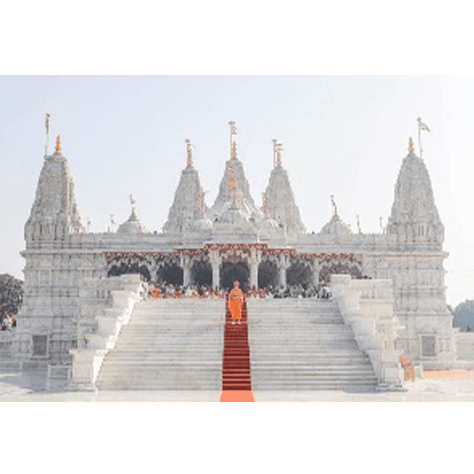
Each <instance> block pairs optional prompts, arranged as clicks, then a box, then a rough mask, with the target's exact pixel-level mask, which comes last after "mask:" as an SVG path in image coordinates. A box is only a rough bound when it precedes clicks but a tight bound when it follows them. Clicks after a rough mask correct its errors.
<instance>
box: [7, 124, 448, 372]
mask: <svg viewBox="0 0 474 474" xmlns="http://www.w3.org/2000/svg"><path fill="white" fill-rule="evenodd" d="M232 127H233V126H232ZM25 241H26V248H25V250H24V251H23V252H22V256H23V257H24V258H25V262H26V263H25V268H24V273H25V284H24V289H25V295H24V303H23V307H22V309H21V312H20V314H19V315H18V321H20V324H19V327H18V328H17V329H18V330H17V332H16V335H15V337H16V343H15V344H16V353H17V354H18V357H20V358H22V359H40V360H41V359H45V360H49V361H53V362H55V363H68V361H70V355H69V350H70V349H74V348H76V347H78V346H80V345H81V331H80V329H79V327H78V324H77V320H78V314H79V312H80V282H81V280H82V279H84V278H91V277H95V278H97V277H101V278H103V279H107V278H110V279H113V278H114V277H117V276H119V275H122V274H126V273H140V274H142V275H143V276H144V277H145V278H147V279H149V280H152V281H158V282H167V283H172V284H176V285H184V286H187V285H190V284H199V285H209V286H212V287H215V286H221V287H222V286H226V287H227V286H229V285H230V284H231V282H232V281H233V280H235V279H238V280H240V281H241V282H242V283H243V284H247V283H248V284H250V285H251V286H258V287H269V286H273V287H275V286H279V285H280V286H283V287H286V286H287V285H297V284H302V285H308V284H313V285H317V284H319V283H321V282H323V283H325V284H328V285H330V282H331V275H334V274H347V275H350V276H351V277H352V278H354V279H359V278H372V279H389V280H391V281H392V284H393V293H394V308H393V310H394V314H395V315H396V317H397V318H398V320H399V322H400V323H401V326H402V327H403V329H402V330H401V331H400V332H399V335H398V337H397V339H396V348H397V349H399V350H402V351H403V352H404V354H405V355H406V356H407V357H411V358H413V359H414V360H421V361H423V360H429V361H432V362H433V361H440V362H441V361H449V360H453V359H454V358H455V344H454V336H453V330H452V317H451V315H450V314H449V312H448V310H447V305H446V298H445V283H444V275H445V270H444V266H443V265H444V260H445V258H446V257H447V255H448V254H447V253H446V252H445V251H444V250H443V241H444V228H443V224H442V222H441V220H440V218H439V215H438V211H437V208H436V205H435V200H434V196H433V191H432V187H431V181H430V177H429V173H428V170H427V168H426V166H425V163H424V161H423V160H422V159H421V158H420V157H418V156H416V155H415V153H414V150H413V145H412V143H411V142H410V146H409V152H408V154H407V156H406V157H405V158H404V159H403V162H402V164H401V169H400V172H399V175H398V178H397V181H396V185H395V193H394V201H393V206H392V211H391V215H390V217H389V220H388V225H387V227H386V229H385V230H384V231H383V232H381V233H377V234H366V233H362V232H357V233H354V232H352V231H351V229H350V228H349V226H347V225H346V224H345V223H344V222H343V221H342V220H341V218H340V217H339V215H338V212H337V208H336V207H335V206H334V210H333V215H332V217H331V219H330V221H329V222H328V223H327V224H326V225H325V226H324V227H323V228H322V229H321V231H320V232H319V233H307V232H306V228H305V225H304V224H303V222H302V219H301V216H300V212H299V209H298V206H297V203H296V202H295V198H294V194H293V191H292V187H291V184H290V179H289V176H288V173H287V171H286V170H285V168H284V166H283V160H282V156H281V145H279V144H278V143H275V147H274V167H273V169H272V171H271V173H270V176H269V180H268V185H267V187H266V189H265V192H264V195H263V202H262V205H261V206H259V205H257V204H256V203H255V201H254V200H253V198H252V195H251V192H250V187H249V183H248V181H247V178H246V176H245V171H244V165H243V163H242V161H241V160H240V159H239V156H238V151H237V144H236V140H235V133H234V132H233V129H232V128H231V151H230V156H229V159H228V160H227V162H226V163H225V167H224V174H223V177H222V180H221V183H220V185H219V192H218V195H217V197H216V199H215V202H214V203H213V204H212V206H210V207H209V206H208V205H207V203H206V200H205V195H204V192H203V189H202V186H201V183H200V179H199V173H198V170H197V168H196V166H195V164H194V160H193V154H192V147H191V144H190V143H189V142H187V163H186V167H185V168H184V169H183V171H182V173H181V177H180V181H179V183H178V186H177V188H176V192H175V195H174V201H173V204H172V206H171V208H170V210H169V213H168V218H167V220H166V222H165V223H164V225H163V227H162V231H161V232H160V233H151V232H148V231H147V229H146V228H145V226H144V225H143V223H142V222H141V221H140V218H139V216H138V215H137V212H136V209H135V208H134V206H133V203H132V209H131V214H130V217H129V219H128V220H127V221H125V222H124V223H122V224H121V225H120V226H119V227H118V229H117V231H108V232H102V233H91V232H88V231H87V230H86V226H85V225H84V223H83V221H82V219H81V216H80V213H79V210H78V206H77V203H76V198H75V194H74V184H73V179H72V177H71V174H70V171H69V166H68V160H67V158H66V157H65V156H64V155H63V154H62V151H61V145H60V142H59V138H58V140H57V144H56V150H55V153H54V154H52V155H48V156H45V157H44V164H43V168H42V170H41V174H40V176H39V181H38V185H37V190H36V196H35V200H34V203H33V206H32V209H31V214H30V217H29V219H28V221H27V222H26V225H25Z"/></svg>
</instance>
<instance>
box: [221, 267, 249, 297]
mask: <svg viewBox="0 0 474 474" xmlns="http://www.w3.org/2000/svg"><path fill="white" fill-rule="evenodd" d="M249 275H250V271H249V266H248V264H247V263H246V262H224V263H223V264H222V266H221V270H220V279H221V288H228V289H231V288H233V286H234V281H235V280H238V281H240V288H241V289H242V290H243V291H245V289H246V287H247V282H248V281H249Z"/></svg>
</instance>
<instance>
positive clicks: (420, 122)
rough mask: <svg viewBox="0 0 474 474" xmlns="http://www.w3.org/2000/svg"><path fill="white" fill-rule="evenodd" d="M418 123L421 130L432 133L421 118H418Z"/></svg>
mask: <svg viewBox="0 0 474 474" xmlns="http://www.w3.org/2000/svg"><path fill="white" fill-rule="evenodd" d="M417 122H418V126H419V127H420V130H426V131H427V132H429V131H430V129H429V128H428V125H426V123H423V122H422V121H421V118H420V117H418V119H417Z"/></svg>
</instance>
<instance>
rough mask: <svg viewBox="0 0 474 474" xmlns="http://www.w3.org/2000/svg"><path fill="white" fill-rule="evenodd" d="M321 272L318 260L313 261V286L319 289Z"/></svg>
mask: <svg viewBox="0 0 474 474" xmlns="http://www.w3.org/2000/svg"><path fill="white" fill-rule="evenodd" d="M319 270H320V265H319V262H318V261H317V260H313V285H314V287H315V288H317V287H318V285H319Z"/></svg>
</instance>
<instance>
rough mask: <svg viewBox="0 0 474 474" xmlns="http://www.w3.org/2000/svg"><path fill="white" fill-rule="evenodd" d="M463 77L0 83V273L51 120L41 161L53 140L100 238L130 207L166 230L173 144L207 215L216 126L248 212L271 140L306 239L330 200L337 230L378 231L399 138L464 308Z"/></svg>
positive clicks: (174, 166) (471, 100) (467, 80)
mask: <svg viewBox="0 0 474 474" xmlns="http://www.w3.org/2000/svg"><path fill="white" fill-rule="evenodd" d="M473 85H474V78H473V77H446V76H444V77H443V76H441V77H440V76H438V77H437V76H16V77H15V76H1V77H0V99H1V103H2V114H1V116H0V179H1V186H0V198H1V202H2V205H1V207H0V222H1V223H2V224H1V233H0V239H1V248H0V273H12V274H14V275H15V276H17V277H19V278H23V274H22V268H23V266H24V260H23V258H22V257H21V256H20V255H19V252H20V251H21V250H22V249H23V248H24V240H23V227H24V224H25V221H26V219H27V218H28V215H29V212H30V209H31V205H32V203H33V199H34V193H35V189H36V184H37V181H38V177H39V172H40V170H41V166H42V161H43V154H44V146H45V127H44V116H45V113H46V111H47V109H48V106H49V110H50V113H51V115H52V122H51V125H52V134H51V139H50V146H49V152H50V153H52V152H53V150H54V138H53V137H55V136H56V134H57V133H60V134H61V141H62V147H63V153H64V155H65V156H66V157H67V158H68V160H69V164H70V169H71V172H72V175H73V179H74V182H75V189H76V198H77V201H78V206H79V211H80V213H81V216H82V218H83V220H84V222H86V221H87V218H90V220H91V227H90V230H91V231H92V232H102V231H106V230H107V227H108V225H109V222H110V214H114V215H115V221H116V222H117V223H121V222H123V221H124V220H126V219H127V218H128V215H129V210H130V206H129V200H128V196H129V194H133V195H134V196H135V197H136V199H137V201H138V210H139V215H140V217H141V218H142V220H143V222H144V224H145V225H146V226H147V228H148V230H151V231H153V230H158V231H160V230H161V227H162V225H163V224H164V222H165V221H166V218H167V214H168V210H169V207H170V206H171V203H172V200H173V194H174V191H175V189H176V186H177V184H178V180H179V176H180V173H181V170H182V169H183V168H184V166H185V163H186V157H185V145H184V140H185V139H186V138H189V139H191V141H192V142H193V144H194V145H195V149H194V161H195V166H196V168H197V169H198V171H199V175H200V178H201V182H202V184H203V187H204V189H205V190H206V191H207V192H208V194H207V196H206V203H207V204H208V205H212V203H213V201H214V198H215V196H216V194H217V190H218V185H219V183H220V180H221V178H222V174H223V172H224V165H225V161H226V159H227V158H228V156H229V133H228V125H227V123H228V121H229V120H235V121H236V124H237V127H238V135H237V144H238V152H239V157H240V159H241V160H242V161H243V163H244V167H245V171H246V175H247V178H248V180H249V182H250V191H251V193H252V195H253V197H254V199H255V201H256V203H258V204H259V205H260V204H261V193H262V192H263V191H264V189H265V187H266V185H267V182H268V177H269V173H270V171H271V168H272V159H273V158H272V139H273V138H277V139H278V140H279V141H280V142H281V143H282V144H283V147H284V152H283V159H284V161H283V163H284V166H285V167H286V169H287V170H288V171H289V174H290V180H291V184H292V186H293V191H294V193H295V197H296V201H297V204H298V205H299V208H300V211H301V216H302V219H303V222H304V223H305V224H306V226H307V228H308V230H309V231H313V230H314V231H315V232H318V231H319V230H320V229H321V228H322V227H323V225H324V224H325V223H326V222H327V221H328V220H329V218H330V214H331V206H330V196H331V195H334V196H335V200H336V203H337V206H338V210H339V214H340V216H341V217H342V219H343V220H344V221H345V222H347V223H348V224H351V226H352V228H353V229H356V228H357V227H356V215H360V223H361V227H362V231H364V232H378V231H379V218H380V217H383V223H384V225H385V224H386V222H387V218H388V216H389V215H390V209H391V205H392V202H393V195H394V186H395V182H396V179H397V175H398V172H399V169H400V166H401V163H402V160H403V158H404V157H405V156H406V154H407V145H408V137H409V136H413V138H414V139H415V143H416V152H417V154H418V153H419V152H418V134H417V125H416V119H417V117H422V119H423V121H424V122H425V123H426V124H427V125H428V126H429V127H430V129H431V132H430V133H427V132H425V133H424V134H423V137H422V139H423V158H424V160H425V163H426V166H427V168H428V171H429V173H430V176H431V181H432V185H433V191H434V196H435V202H436V204H437V207H438V211H439V214H440V217H441V220H442V221H443V223H444V225H445V229H446V240H445V244H444V248H445V250H446V251H447V252H449V254H450V256H449V258H448V259H447V260H446V263H445V267H446V270H447V274H446V284H447V300H448V303H449V304H451V305H456V304H458V303H459V302H460V301H463V300H464V299H467V298H469V299H474V246H473V245H472V242H473V239H474V218H473V217H472V211H471V203H472V202H474V186H473V183H472V179H473V176H474V143H473V141H472V138H471V136H472V132H471V128H472V127H471V124H472V118H471V115H472V110H474V87H473Z"/></svg>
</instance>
